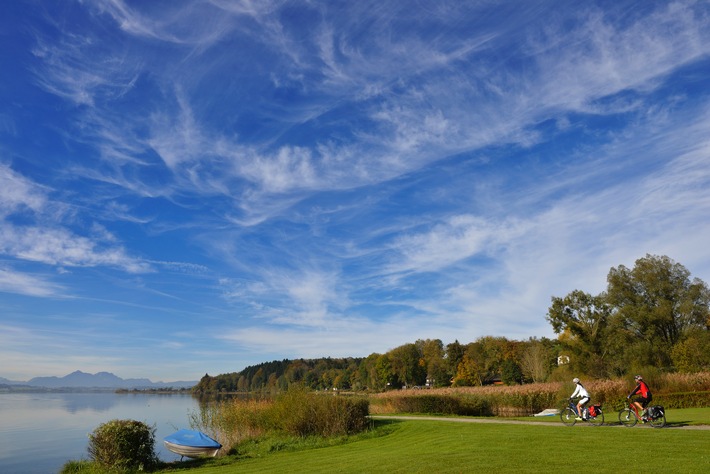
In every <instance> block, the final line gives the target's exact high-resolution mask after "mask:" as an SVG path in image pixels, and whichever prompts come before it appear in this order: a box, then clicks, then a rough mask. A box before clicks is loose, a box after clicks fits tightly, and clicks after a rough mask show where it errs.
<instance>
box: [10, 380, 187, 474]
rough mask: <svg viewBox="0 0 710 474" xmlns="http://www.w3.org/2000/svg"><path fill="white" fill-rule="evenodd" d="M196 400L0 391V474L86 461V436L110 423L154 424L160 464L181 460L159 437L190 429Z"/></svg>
mask: <svg viewBox="0 0 710 474" xmlns="http://www.w3.org/2000/svg"><path fill="white" fill-rule="evenodd" d="M198 409H199V402H198V401H197V400H196V399H194V398H192V397H191V396H190V395H185V394H170V395H163V394H160V395H159V394H136V393H126V394H118V393H0V473H3V474H51V473H57V472H59V470H60V469H61V468H62V466H63V465H64V463H66V462H67V461H69V460H79V459H88V453H87V451H86V448H87V446H88V435H89V433H91V432H92V431H94V429H96V428H97V427H98V426H99V425H100V424H102V423H105V422H107V421H110V420H113V419H122V420H123V419H132V420H138V421H142V422H145V423H147V424H148V425H150V426H155V428H156V431H155V450H156V452H157V454H158V456H159V457H160V459H161V460H163V461H174V460H178V459H180V456H178V455H175V454H173V453H171V452H170V451H168V450H166V449H165V447H164V446H163V438H164V437H165V436H168V435H170V434H172V433H173V432H175V431H177V430H178V429H181V428H189V427H190V426H189V423H188V420H189V416H188V415H189V413H192V412H194V411H197V410H198Z"/></svg>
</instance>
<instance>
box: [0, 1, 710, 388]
mask: <svg viewBox="0 0 710 474" xmlns="http://www.w3.org/2000/svg"><path fill="white" fill-rule="evenodd" d="M2 10H3V14H2V15H0V48H1V50H0V219H1V221H2V222H1V223H0V360H1V361H2V365H1V368H0V376H2V377H6V378H9V379H13V380H27V379H28V378H31V377H34V376H39V375H57V376H61V375H65V374H67V373H69V372H71V371H74V370H82V371H85V372H92V373H94V372H98V371H110V372H113V373H115V374H116V375H118V376H121V377H124V378H129V377H148V378H150V379H152V380H154V381H157V380H164V381H171V380H195V379H198V378H199V377H201V376H202V375H204V374H205V373H210V374H212V375H215V374H219V373H226V372H233V371H238V370H241V369H242V368H244V367H245V366H248V365H252V364H255V363H259V362H264V361H270V360H274V359H283V358H299V357H304V358H314V357H327V356H330V357H343V356H367V355H368V354H371V353H373V352H379V353H383V352H386V351H387V350H389V349H392V348H394V347H397V346H399V345H401V344H404V343H408V342H414V341H415V340H417V339H420V338H422V339H426V338H431V339H434V338H438V339H441V340H442V341H443V342H444V343H445V344H446V343H449V342H452V341H454V340H455V339H458V340H459V341H461V342H471V341H474V340H476V339H477V338H479V337H481V336H485V335H494V336H505V337H507V338H511V339H527V338H528V337H531V336H536V337H541V336H546V337H553V336H554V335H553V333H552V330H551V327H550V326H549V324H548V323H547V322H546V321H545V314H546V312H547V308H548V307H549V304H550V298H551V296H564V295H566V294H567V293H569V292H570V291H572V290H575V289H580V290H583V291H587V292H590V293H594V294H596V293H598V292H600V291H603V290H604V289H605V287H606V275H607V273H608V272H609V269H610V268H611V267H615V266H618V265H622V264H623V265H626V266H628V267H632V266H633V264H634V261H635V260H636V259H638V258H640V257H643V256H645V255H646V254H654V255H667V256H669V257H670V258H672V259H674V260H675V261H677V262H679V263H681V264H683V265H684V266H685V267H686V268H687V269H688V270H689V271H690V272H691V274H692V276H694V277H699V278H701V279H703V280H704V281H706V282H709V281H710V245H708V243H707V242H708V237H709V236H710V219H709V217H710V166H709V165H710V54H709V53H710V4H709V3H708V2H705V1H678V2H648V1H645V0H642V1H600V2H593V1H589V2H562V1H558V2H553V1H549V2H548V1H541V2H535V1H530V0H523V1H517V2H516V1H510V2H499V1H483V0H482V1H470V2H461V1H459V0H454V1H446V0H442V1H437V2H429V1H408V2H405V1H382V0H377V1H372V2H370V1H357V2H352V1H300V2H299V1H296V2H290V1H268V0H263V1H261V0H260V1H247V0H243V1H230V0H186V1H172V0H170V1H151V2H143V1H128V0H84V1H72V0H55V1H51V0H26V1H15V2H4V3H3V7H2Z"/></svg>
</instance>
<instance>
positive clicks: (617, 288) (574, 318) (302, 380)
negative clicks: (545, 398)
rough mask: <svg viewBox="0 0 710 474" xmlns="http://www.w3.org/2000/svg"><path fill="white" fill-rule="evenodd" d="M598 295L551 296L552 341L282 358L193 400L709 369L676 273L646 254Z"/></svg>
mask: <svg viewBox="0 0 710 474" xmlns="http://www.w3.org/2000/svg"><path fill="white" fill-rule="evenodd" d="M607 284H608V285H607V289H606V291H604V292H602V293H600V294H598V295H592V294H590V293H587V292H584V291H581V290H574V291H572V292H571V293H569V294H568V295H566V296H563V297H556V296H553V297H552V303H551V305H550V307H549V308H548V311H547V314H546V319H547V321H548V322H549V323H550V324H551V325H552V329H553V330H554V332H555V334H557V335H558V337H557V338H556V339H548V338H544V337H543V338H530V339H528V340H524V341H518V340H509V339H507V338H505V337H493V336H485V337H481V338H479V339H477V340H475V341H473V342H469V343H465V344H462V343H460V342H459V341H458V340H456V341H454V342H451V343H448V344H444V343H443V342H442V341H441V340H439V339H425V340H422V339H420V340H417V341H415V342H413V343H408V344H404V345H401V346H399V347H395V348H394V349H391V350H389V351H388V352H386V353H384V354H379V353H373V354H370V355H369V356H367V357H364V358H353V357H348V358H320V359H296V360H289V359H284V360H281V361H272V362H266V363H262V364H257V365H254V366H250V367H246V368H245V369H243V370H242V371H240V372H233V373H229V374H221V375H217V376H210V375H208V374H205V376H204V377H203V378H202V379H201V380H200V382H199V383H198V385H197V386H195V387H194V389H193V391H194V392H197V393H213V392H258V391H265V390H284V389H286V388H288V386H289V385H291V384H294V383H298V384H302V385H305V386H307V387H310V388H312V389H316V390H329V389H337V390H371V391H382V390H386V389H390V388H402V387H448V386H473V385H485V384H491V383H505V384H521V383H529V382H545V381H549V380H556V379H562V378H567V377H568V374H570V373H572V372H574V373H575V374H579V375H586V376H591V377H595V378H607V377H616V376H622V375H625V374H627V373H629V372H631V371H633V372H638V371H642V370H644V369H648V368H650V367H653V368H656V369H660V370H667V371H679V372H697V371H701V370H709V369H710V332H709V329H710V291H709V290H708V286H707V284H705V282H703V281H702V280H700V279H698V278H693V279H691V278H690V272H689V271H688V270H687V269H686V268H685V267H684V266H683V265H681V264H679V263H676V262H674V261H673V260H672V259H670V258H668V257H666V256H654V255H646V256H645V257H643V258H640V259H638V260H637V261H636V262H635V265H634V267H633V268H631V269H629V268H626V267H625V266H623V265H620V266H618V267H616V268H612V269H611V270H610V271H609V274H608V276H607Z"/></svg>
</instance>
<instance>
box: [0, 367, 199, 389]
mask: <svg viewBox="0 0 710 474" xmlns="http://www.w3.org/2000/svg"><path fill="white" fill-rule="evenodd" d="M195 385H197V382H196V381H194V382H192V381H190V382H188V381H177V382H152V381H150V380H149V379H122V378H121V377H117V376H116V375H114V374H112V373H110V372H98V373H96V374H87V373H86V372H82V371H80V370H77V371H75V372H72V373H71V374H68V375H65V376H64V377H35V378H33V379H30V380H28V381H27V382H18V381H14V380H8V379H6V378H3V377H0V386H8V387H13V386H24V387H37V388H51V389H64V388H66V389H78V388H84V389H121V388H122V389H129V390H130V389H148V388H152V389H157V388H171V387H172V388H175V389H179V388H191V387H193V386H195Z"/></svg>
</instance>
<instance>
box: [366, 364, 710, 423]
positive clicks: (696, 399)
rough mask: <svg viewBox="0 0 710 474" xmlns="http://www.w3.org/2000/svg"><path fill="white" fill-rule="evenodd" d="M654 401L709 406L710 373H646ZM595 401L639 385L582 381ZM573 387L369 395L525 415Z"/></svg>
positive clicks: (389, 405) (461, 411) (415, 408)
mask: <svg viewBox="0 0 710 474" xmlns="http://www.w3.org/2000/svg"><path fill="white" fill-rule="evenodd" d="M646 380H647V383H649V386H650V387H651V390H652V392H653V394H654V404H655V403H658V404H662V405H664V406H666V407H667V408H691V407H705V406H710V372H700V373H695V374H669V373H656V372H653V371H650V373H649V376H648V377H647V378H646ZM583 384H584V386H585V387H586V388H587V390H588V391H589V393H590V394H591V397H592V402H593V403H595V404H596V403H600V404H602V405H605V406H607V407H610V408H614V409H617V408H620V407H621V406H623V405H624V404H625V403H626V396H627V395H628V394H629V393H630V392H631V391H632V390H633V388H634V386H635V384H634V382H633V379H632V378H630V377H629V378H623V379H614V380H583ZM573 390H574V386H573V385H572V383H571V381H570V382H569V383H563V382H549V383H535V384H527V385H513V386H501V385H490V386H484V387H451V388H439V389H423V390H397V391H390V392H384V393H379V394H374V395H371V396H370V399H371V404H370V412H371V413H373V414H385V413H435V414H444V415H468V416H523V415H531V414H534V413H538V412H540V411H542V410H544V409H546V408H561V407H563V406H565V405H566V403H567V399H568V398H569V396H570V395H571V393H572V391H573Z"/></svg>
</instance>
